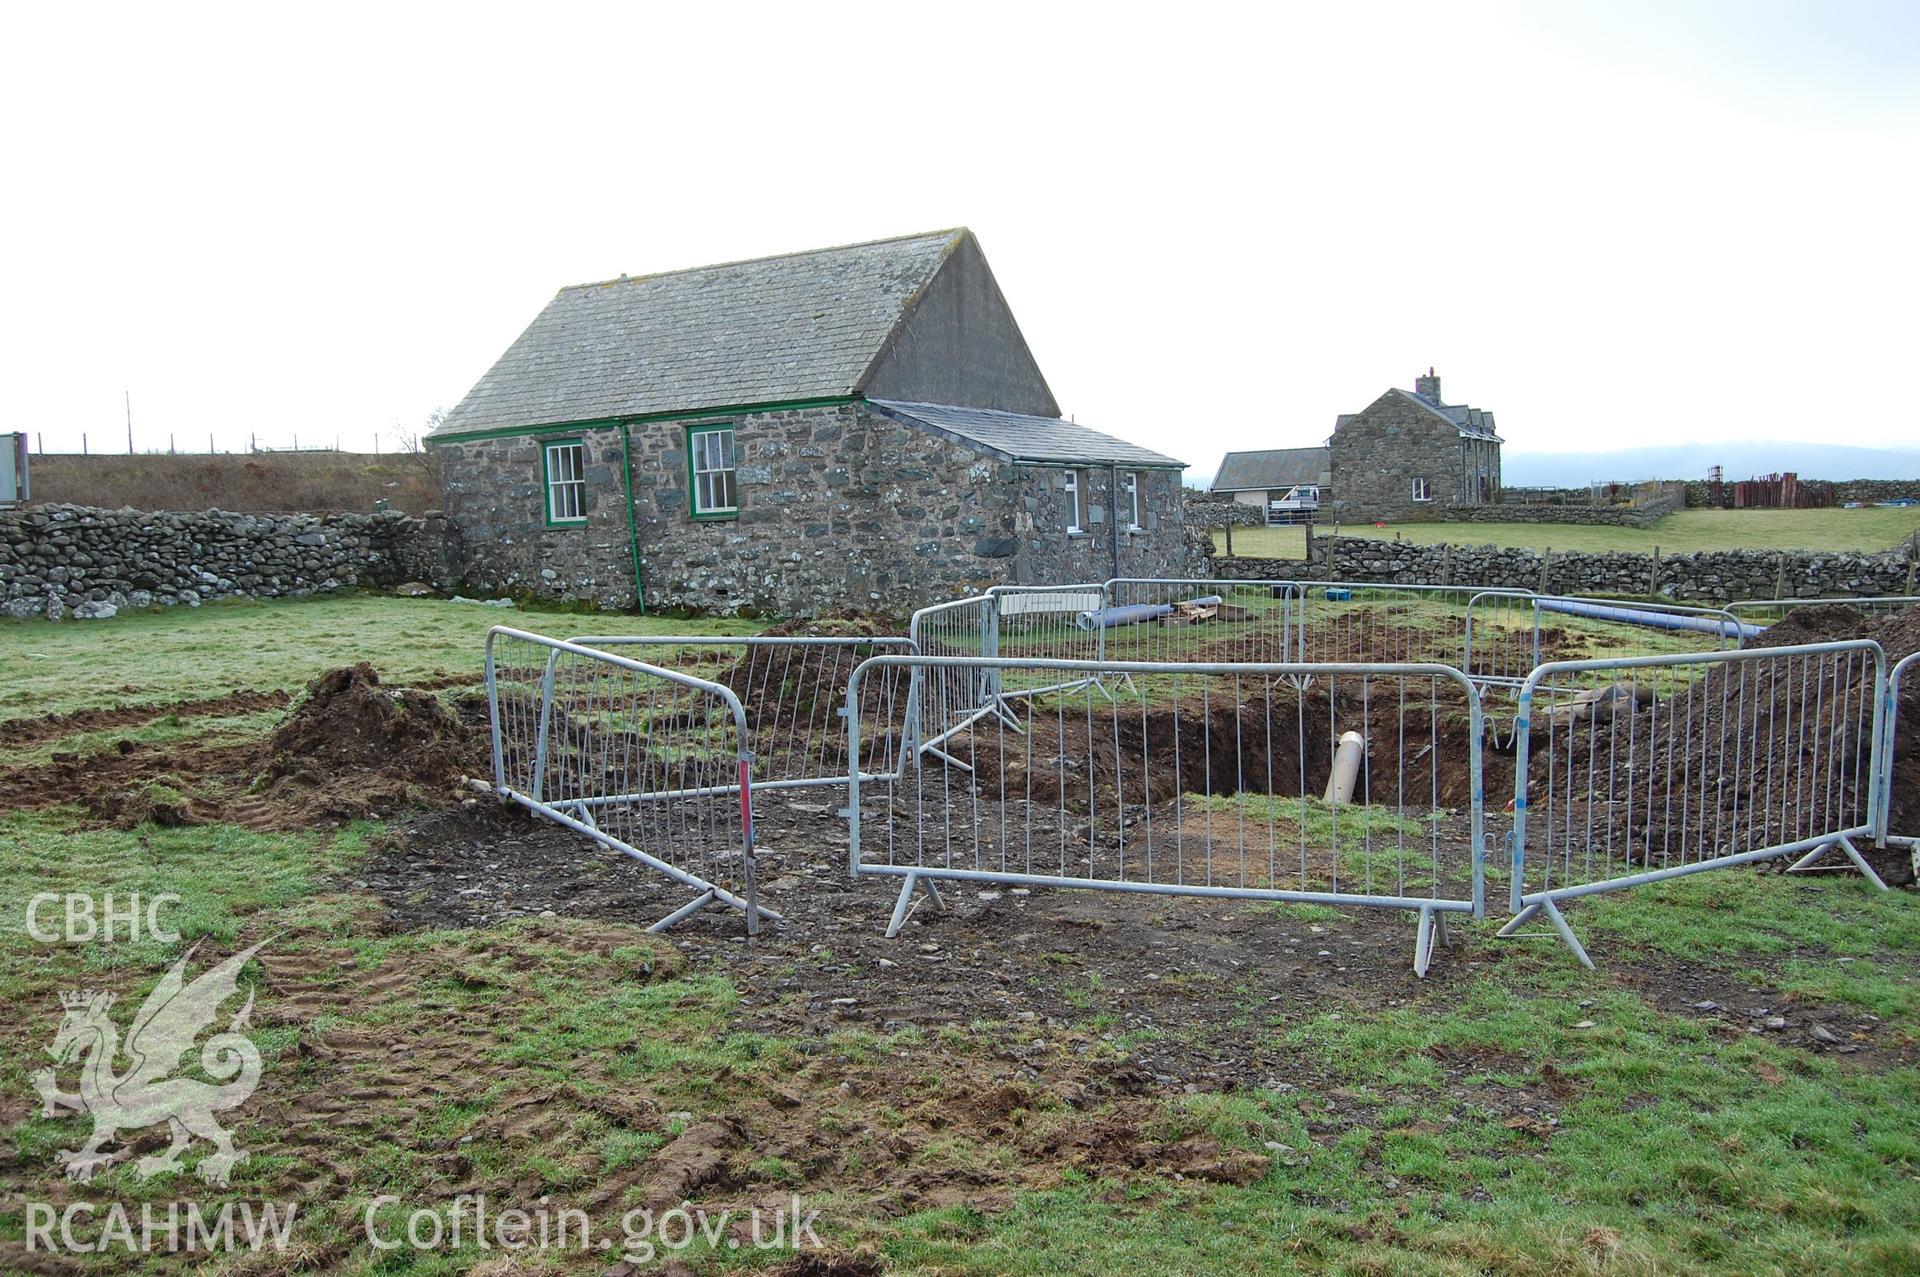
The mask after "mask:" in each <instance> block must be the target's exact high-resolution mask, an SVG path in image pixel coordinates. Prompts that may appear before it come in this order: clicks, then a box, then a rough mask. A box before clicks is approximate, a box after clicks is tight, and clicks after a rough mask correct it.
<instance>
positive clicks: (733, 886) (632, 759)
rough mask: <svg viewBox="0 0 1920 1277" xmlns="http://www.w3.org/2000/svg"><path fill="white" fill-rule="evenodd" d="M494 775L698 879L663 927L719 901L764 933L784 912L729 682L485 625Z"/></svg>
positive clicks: (518, 799)
mask: <svg viewBox="0 0 1920 1277" xmlns="http://www.w3.org/2000/svg"><path fill="white" fill-rule="evenodd" d="M486 688H487V716H488V721H489V723H490V725H491V730H492V736H493V788H494V792H495V793H496V794H497V795H498V796H499V797H500V799H501V800H502V801H504V802H511V803H517V804H519V805H520V806H522V807H525V808H527V809H528V810H529V811H531V812H533V813H534V814H535V815H537V816H540V817H541V818H543V819H545V820H550V821H552V822H554V823H555V824H558V825H563V826H565V827H566V828H568V829H571V830H574V831H575V832H577V833H581V834H584V835H586V836H587V837H588V838H591V839H593V840H594V841H595V842H598V843H600V844H601V845H603V846H605V847H609V848H611V849H613V850H614V851H618V852H621V853H622V854H624V855H627V856H630V857H632V858H633V859H635V860H638V861H640V862H641V863H642V864H645V865H649V866H651V867H652V868H654V869H657V870H659V871H660V872H661V873H662V874H665V875H666V876H667V877H668V878H671V879H673V880H674V881H676V882H679V883H682V884H684V885H685V886H687V887H690V888H692V889H693V891H694V892H695V893H696V894H695V895H694V897H693V899H692V900H690V901H688V902H687V903H686V904H684V905H682V906H681V907H680V908H678V909H675V910H674V911H673V912H672V913H670V914H668V915H667V916H666V917H664V918H662V919H660V920H659V921H658V922H656V923H654V924H653V925H652V926H651V927H649V928H648V930H651V931H660V930H664V929H665V928H667V927H670V926H672V925H673V924H674V923H676V922H679V921H681V920H682V919H685V918H688V917H691V916H692V915H693V914H695V913H698V912H699V911H700V910H702V909H704V908H706V907H707V906H708V905H711V904H716V903H717V904H724V905H728V906H730V907H732V908H735V909H739V910H741V911H742V912H743V913H745V914H746V918H747V931H748V933H749V934H757V933H758V931H759V928H760V921H761V919H763V918H771V919H775V920H778V919H779V917H780V915H779V914H777V913H775V912H774V911H773V910H771V909H768V908H766V907H765V906H764V905H761V904H759V903H758V899H757V891H756V887H755V883H754V869H755V862H754V842H753V781H752V774H751V773H752V759H753V756H752V754H751V753H750V752H749V750H748V747H747V720H746V712H745V710H744V709H743V708H742V707H741V704H740V698H739V697H738V696H736V695H735V694H734V693H733V691H732V690H731V689H729V688H726V687H723V686H721V685H720V684H718V683H715V682H711V681H709V680H707V679H703V678H696V677H694V676H693V675H690V674H683V673H680V672H678V671H675V670H669V669H662V668H660V667H659V666H657V665H648V664H645V663H643V662H640V661H635V660H630V659H628V658H627V657H624V656H617V655H614V654H612V653H610V652H602V651H596V650H594V649H593V648H590V647H583V646H581V645H580V644H578V643H570V642H567V641H566V640H563V639H555V638H548V637H546V636H544V635H540V634H530V633H528V632H526V631H525V630H517V629H512V628H510V627H507V626H495V627H493V628H492V629H490V630H489V631H487V646H486Z"/></svg>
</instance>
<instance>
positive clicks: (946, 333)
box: [861, 235, 1060, 417]
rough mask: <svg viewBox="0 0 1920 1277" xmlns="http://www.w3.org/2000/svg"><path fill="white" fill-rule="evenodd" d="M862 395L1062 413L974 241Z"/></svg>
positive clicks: (937, 283) (947, 267)
mask: <svg viewBox="0 0 1920 1277" xmlns="http://www.w3.org/2000/svg"><path fill="white" fill-rule="evenodd" d="M861 390H862V392H863V393H865V394H866V395H867V397H868V398H871V399H898V400H905V401H907V402H910V403H941V404H957V405H960V406H962V407H967V408H997V409H999V410H1000V411H1002V412H1023V413H1029V414H1032V415H1034V416H1040V417H1057V416H1059V415H1060V405H1059V404H1058V403H1056V402H1055V401H1054V398H1053V392H1052V391H1050V390H1049V389H1047V379H1046V378H1045V377H1044V376H1042V375H1041V372H1040V365H1039V364H1037V363H1036V362H1034V358H1033V353H1032V352H1031V351H1030V350H1028V349H1027V343H1026V339H1025V338H1023V337H1022V336H1021V335H1020V326H1019V324H1018V323H1016V322H1015V320H1014V318H1013V310H1012V308H1010V307H1009V306H1008V305H1007V299H1006V298H1005V297H1004V296H1003V295H1002V294H1001V292H1000V286H999V285H998V284H997V283H995V282H994V278H993V272H992V270H991V269H989V268H988V266H987V259H986V256H985V255H984V254H983V253H981V251H980V246H979V244H977V243H976V242H975V241H974V238H973V236H971V235H968V236H965V237H964V238H963V239H962V240H961V241H960V243H959V244H958V245H957V246H956V247H955V248H954V250H953V252H952V253H950V254H948V256H947V260H946V261H945V262H944V263H943V264H942V265H941V267H940V269H939V271H938V272H936V273H935V275H934V277H933V279H932V280H931V281H930V282H929V283H928V284H927V288H926V291H925V293H924V294H922V296H921V297H920V299H919V301H918V302H917V303H916V304H915V305H914V306H913V307H912V308H911V309H910V310H909V311H908V313H907V315H906V317H905V319H903V320H902V321H901V325H900V327H899V328H898V329H897V330H896V331H895V332H894V334H893V339H892V342H891V344H890V345H889V346H888V347H887V349H886V350H885V351H884V352H882V354H881V355H880V357H879V360H878V362H877V363H876V364H875V365H874V367H873V369H872V370H871V371H870V372H869V374H868V376H867V378H866V384H865V385H864V386H862V387H861Z"/></svg>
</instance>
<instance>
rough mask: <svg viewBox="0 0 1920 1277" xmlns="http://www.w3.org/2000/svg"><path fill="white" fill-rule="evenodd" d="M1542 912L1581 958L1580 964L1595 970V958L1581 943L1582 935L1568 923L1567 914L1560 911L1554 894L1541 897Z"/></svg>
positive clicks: (1562, 938)
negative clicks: (1575, 931) (1575, 933)
mask: <svg viewBox="0 0 1920 1277" xmlns="http://www.w3.org/2000/svg"><path fill="white" fill-rule="evenodd" d="M1540 912H1541V913H1544V914H1546V915H1547V921H1548V922H1551V923H1552V924H1553V929H1554V930H1555V931H1558V932H1559V933H1560V939H1561V941H1562V942H1563V943H1565V945H1566V946H1567V948H1569V949H1571V950H1573V956H1574V957H1576V958H1578V959H1580V965H1581V966H1583V967H1585V968H1586V969H1587V970H1589V971H1591V970H1593V959H1592V958H1589V957H1588V956H1587V951H1586V948H1585V947H1584V946H1583V945H1581V943H1580V937H1579V936H1576V935H1574V934H1573V928H1572V927H1569V926H1568V925H1567V918H1566V915H1565V914H1563V913H1561V912H1560V906H1559V905H1556V904H1555V903H1553V897H1552V896H1546V897H1543V898H1542V899H1541V901H1540Z"/></svg>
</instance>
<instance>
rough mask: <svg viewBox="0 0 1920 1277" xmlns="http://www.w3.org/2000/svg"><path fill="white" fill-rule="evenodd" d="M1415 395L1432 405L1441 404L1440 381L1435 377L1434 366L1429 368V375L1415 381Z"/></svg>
mask: <svg viewBox="0 0 1920 1277" xmlns="http://www.w3.org/2000/svg"><path fill="white" fill-rule="evenodd" d="M1413 393H1414V394H1416V395H1419V396H1420V397H1421V398H1422V399H1424V400H1426V401H1427V402H1428V403H1430V404H1437V403H1439V402H1440V379H1439V378H1438V377H1436V376H1434V375H1433V367H1432V365H1428V367H1427V375H1426V376H1424V377H1415V378H1414V379H1413Z"/></svg>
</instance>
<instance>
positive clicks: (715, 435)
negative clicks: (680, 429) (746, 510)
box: [687, 421, 740, 519]
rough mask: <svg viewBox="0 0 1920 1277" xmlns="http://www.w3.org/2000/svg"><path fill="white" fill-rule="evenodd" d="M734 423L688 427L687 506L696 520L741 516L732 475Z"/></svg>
mask: <svg viewBox="0 0 1920 1277" xmlns="http://www.w3.org/2000/svg"><path fill="white" fill-rule="evenodd" d="M736 460H737V456H736V453H735V446H734V437H733V423H732V422H730V421H720V422H710V423H708V424H706V425H699V426H688V427H687V503H688V507H689V509H690V510H691V512H692V514H693V517H694V518H696V519H731V518H733V517H734V516H736V515H738V514H739V513H740V496H739V491H738V488H737V480H736V477H735V474H734V469H735V463H736Z"/></svg>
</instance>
